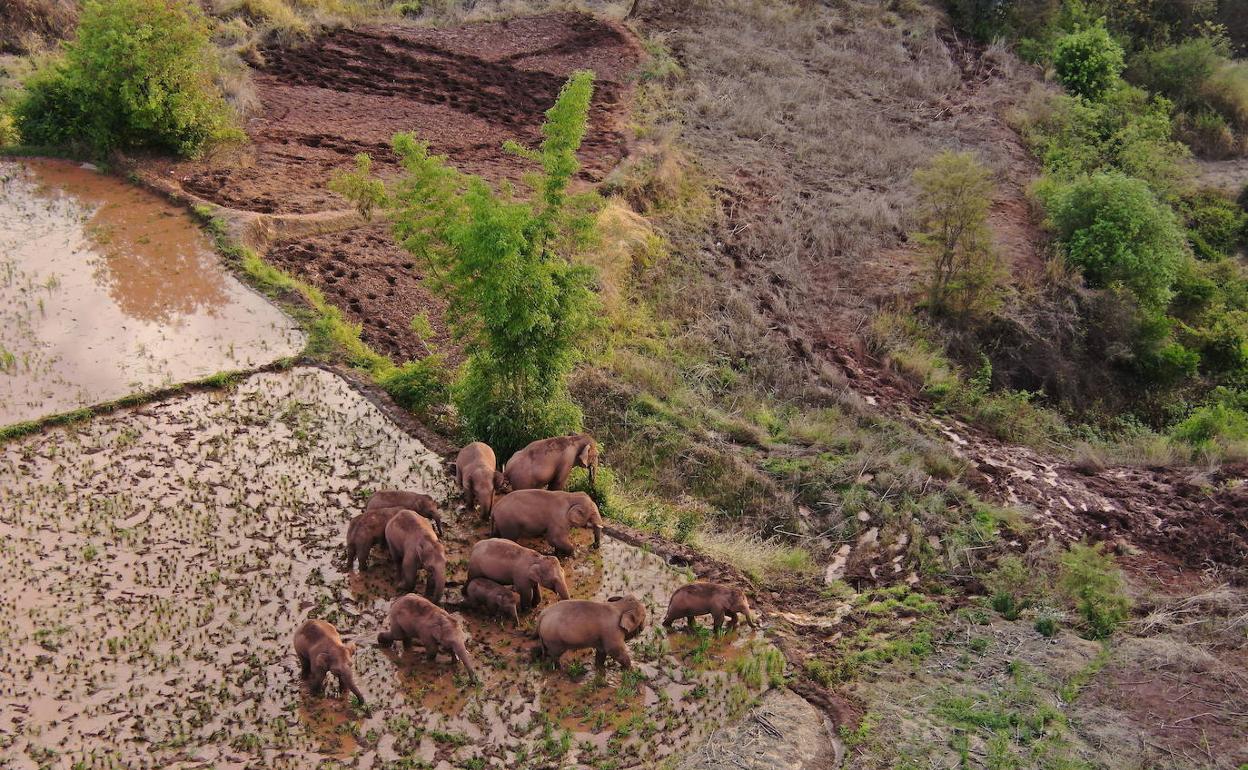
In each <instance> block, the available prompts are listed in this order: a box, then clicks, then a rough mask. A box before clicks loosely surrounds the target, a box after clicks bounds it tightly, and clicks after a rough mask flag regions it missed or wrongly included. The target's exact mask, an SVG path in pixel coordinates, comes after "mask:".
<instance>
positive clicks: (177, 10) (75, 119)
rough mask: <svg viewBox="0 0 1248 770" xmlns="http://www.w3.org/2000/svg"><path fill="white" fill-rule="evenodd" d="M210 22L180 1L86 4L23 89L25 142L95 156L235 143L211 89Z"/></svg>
mask: <svg viewBox="0 0 1248 770" xmlns="http://www.w3.org/2000/svg"><path fill="white" fill-rule="evenodd" d="M215 69H216V59H215V54H214V49H213V47H212V44H211V42H210V41H209V37H208V23H207V21H206V20H205V18H204V15H203V12H202V11H200V10H199V8H198V6H196V5H194V4H192V3H189V2H186V1H185V0H87V2H86V3H85V4H84V5H83V8H82V15H81V17H80V22H79V25H78V34H77V37H76V38H75V39H73V40H71V41H69V42H68V43H66V44H65V53H64V56H63V57H62V58H59V59H56V60H54V61H53V62H52V63H51V64H49V65H48V66H46V67H44V68H42V69H40V70H38V71H36V72H35V74H34V75H32V76H31V77H30V78H29V79H28V80H27V81H26V83H25V86H26V88H25V92H24V93H23V95H22V96H21V97H20V99H19V101H18V102H17V104H16V107H15V110H14V115H15V118H16V120H17V126H18V129H19V130H20V131H21V135H22V137H23V138H24V139H25V141H26V142H27V143H30V144H47V145H66V144H81V145H85V146H87V147H89V148H90V149H91V150H93V151H94V152H96V153H100V154H103V153H106V152H108V151H110V150H112V149H115V148H134V147H148V148H153V149H160V150H168V151H172V152H175V153H177V154H179V155H188V156H189V155H195V154H197V153H199V152H200V151H201V150H202V149H203V147H204V146H205V145H206V144H207V143H209V142H211V141H214V140H219V139H224V138H227V137H231V136H237V135H238V131H237V129H236V128H235V127H234V116H233V113H232V112H231V110H230V108H229V107H228V106H227V105H226V103H225V100H224V99H223V98H222V96H221V93H220V91H219V90H218V89H217V88H216V86H215V85H214V84H213V74H214V72H215Z"/></svg>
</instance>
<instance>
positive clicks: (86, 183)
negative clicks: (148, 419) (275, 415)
mask: <svg viewBox="0 0 1248 770" xmlns="http://www.w3.org/2000/svg"><path fill="white" fill-rule="evenodd" d="M0 330H2V331H0V425H6V424H10V423H14V422H21V421H24V420H30V419H34V418H37V417H41V416H46V415H49V414H55V413H58V412H64V411H69V410H72V409H76V408H78V407H81V406H85V405H88V404H94V403H100V402H103V401H109V400H112V399H115V398H118V397H121V396H123V395H126V394H128V393H133V392H138V391H142V390H147V389H151V388H155V387H161V386H165V385H170V384H173V383H177V382H185V381H189V380H194V379H198V378H200V377H205V376H207V375H210V374H214V373H216V372H219V371H225V370H238V369H248V368H253V367H256V366H259V365H262V364H265V363H269V362H271V361H274V360H276V359H279V358H283V357H286V356H291V355H294V354H296V353H298V352H299V351H300V350H301V349H302V347H303V344H304V343H303V335H302V333H301V332H300V331H299V330H298V329H297V327H296V326H295V325H294V323H293V322H292V321H291V320H290V319H289V318H287V317H286V316H285V315H283V314H282V313H281V312H280V311H279V310H278V309H277V308H276V307H274V306H273V305H271V304H269V303H268V302H267V301H266V300H265V299H264V298H263V297H261V296H260V295H259V294H257V293H256V292H254V291H252V290H251V289H249V288H248V287H246V286H244V285H243V284H242V283H241V282H239V281H238V280H237V279H236V278H234V277H233V276H232V275H230V273H229V272H227V271H226V270H225V268H224V267H223V266H222V265H221V264H220V262H219V260H218V258H217V256H216V254H215V253H214V252H213V250H212V247H211V244H210V243H209V242H208V240H207V238H205V237H204V235H203V234H202V233H201V232H200V230H199V228H198V227H197V226H196V225H195V223H194V222H193V221H192V220H191V218H190V217H189V216H188V215H187V214H186V212H185V211H183V210H182V209H180V208H178V207H177V206H174V205H172V204H170V203H168V202H166V201H164V200H163V199H161V198H159V197H157V196H155V195H153V194H151V193H148V192H146V191H144V190H141V189H138V188H135V187H133V186H131V185H128V184H126V183H124V182H122V181H121V180H119V179H115V178H113V177H109V176H105V175H103V174H99V173H97V172H95V171H93V170H91V169H89V168H86V167H83V166H80V165H78V164H74V163H69V162H65V161H52V160H22V161H4V160H0Z"/></svg>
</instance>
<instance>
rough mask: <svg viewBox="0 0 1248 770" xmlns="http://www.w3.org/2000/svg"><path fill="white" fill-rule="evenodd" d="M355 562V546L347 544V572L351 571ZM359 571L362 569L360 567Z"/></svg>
mask: <svg viewBox="0 0 1248 770" xmlns="http://www.w3.org/2000/svg"><path fill="white" fill-rule="evenodd" d="M354 562H355V544H353V543H347V572H350V571H351V565H352V564H353V563H354ZM360 569H363V567H361V568H360Z"/></svg>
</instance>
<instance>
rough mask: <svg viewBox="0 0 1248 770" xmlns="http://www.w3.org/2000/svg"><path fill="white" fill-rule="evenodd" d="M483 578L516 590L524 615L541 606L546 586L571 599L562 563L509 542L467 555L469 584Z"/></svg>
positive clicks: (485, 544)
mask: <svg viewBox="0 0 1248 770" xmlns="http://www.w3.org/2000/svg"><path fill="white" fill-rule="evenodd" d="M513 494H514V493H513ZM481 577H485V578H489V579H490V580H493V581H494V582H496V583H502V584H504V585H512V586H515V587H516V592H517V593H519V594H520V611H521V612H524V611H526V610H528V609H529V608H530V607H536V606H537V605H538V604H540V603H541V601H542V591H541V587H543V586H544V587H546V588H549V589H550V590H552V591H554V592H555V593H557V594H559V598H560V599H567V598H568V578H567V576H566V575H564V574H563V565H561V564H560V563H559V560H558V559H556V558H555V557H554V556H542V555H541V554H540V553H538V552H537V551H534V550H533V549H532V548H525V547H524V546H522V545H520V544H519V543H513V542H511V541H510V540H503V539H501V538H497V537H494V538H490V539H489V540H482V541H481V542H479V543H477V544H476V545H474V546H473V547H472V551H471V552H470V553H469V554H468V580H469V581H472V580H475V579H476V578H481Z"/></svg>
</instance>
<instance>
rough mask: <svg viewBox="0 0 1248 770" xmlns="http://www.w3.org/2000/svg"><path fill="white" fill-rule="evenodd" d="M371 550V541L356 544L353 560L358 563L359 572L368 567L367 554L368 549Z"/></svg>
mask: <svg viewBox="0 0 1248 770" xmlns="http://www.w3.org/2000/svg"><path fill="white" fill-rule="evenodd" d="M371 550H373V544H372V543H365V544H363V545H358V546H356V548H355V560H356V562H358V563H359V565H360V572H363V571H364V570H366V569H368V555H369V551H371Z"/></svg>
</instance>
